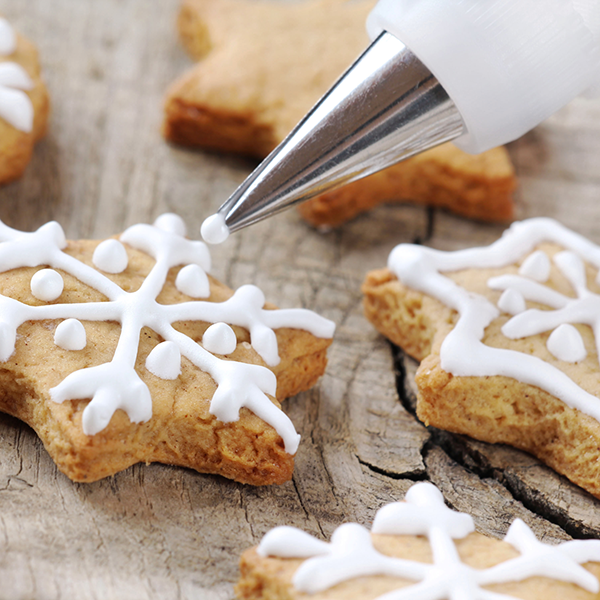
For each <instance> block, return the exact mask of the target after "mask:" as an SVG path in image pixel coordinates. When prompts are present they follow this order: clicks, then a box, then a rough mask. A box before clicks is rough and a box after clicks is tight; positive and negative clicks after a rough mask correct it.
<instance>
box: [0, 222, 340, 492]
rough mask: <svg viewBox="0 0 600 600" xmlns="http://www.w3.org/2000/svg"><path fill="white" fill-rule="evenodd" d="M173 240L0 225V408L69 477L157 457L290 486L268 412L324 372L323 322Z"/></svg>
mask: <svg viewBox="0 0 600 600" xmlns="http://www.w3.org/2000/svg"><path fill="white" fill-rule="evenodd" d="M184 230H185V226H184V225H183V222H182V221H181V220H180V219H179V218H178V217H176V216H175V215H163V216H162V217H160V218H159V219H158V220H157V221H156V222H155V224H154V225H136V226H133V227H130V228H129V229H128V230H127V231H126V232H125V233H124V234H122V235H121V236H120V238H119V239H115V238H113V239H109V240H105V241H103V242H98V241H89V240H84V241H73V242H72V241H69V242H67V241H66V240H65V239H64V234H63V233H62V229H61V228H60V226H59V225H58V224H57V223H48V224H46V225H45V226H44V227H42V228H40V229H39V230H38V231H36V232H34V233H23V232H20V231H16V230H13V229H10V228H9V227H7V226H5V225H4V224H0V314H1V315H2V316H1V317H0V334H1V335H0V361H2V362H0V409H1V410H3V411H4V412H7V413H9V414H11V415H14V416H16V417H18V418H19V419H22V420H23V421H25V422H26V423H28V424H29V425H31V426H32V427H33V429H35V431H36V432H37V433H38V435H39V436H40V438H41V440H42V441H43V443H44V445H45V447H46V449H47V450H48V452H49V453H50V455H51V456H52V458H53V460H54V461H55V462H56V464H57V465H58V467H59V469H60V470H61V471H63V472H64V473H65V474H66V475H67V476H68V477H70V478H71V479H73V480H75V481H95V480H97V479H100V478H102V477H106V476H108V475H112V474H114V473H116V472H118V471H120V470H122V469H125V468H127V467H128V466H130V465H133V464H135V463H137V462H146V463H150V462H155V461H156V462H163V463H167V464H172V465H181V466H186V467H190V468H193V469H196V470H198V471H200V472H204V473H216V474H220V475H223V476H225V477H229V478H231V479H235V480H236V481H240V482H243V483H251V484H254V485H263V484H270V483H282V482H284V481H286V480H288V479H290V478H291V475H292V469H293V456H294V454H295V452H296V448H297V445H298V439H299V436H298V435H297V434H296V432H295V430H294V427H293V425H292V423H291V421H290V420H289V418H288V417H287V416H286V415H285V414H284V413H283V411H281V408H280V401H281V400H283V399H284V398H286V397H288V396H290V395H293V394H296V393H298V392H300V391H302V390H304V389H307V388H308V387H310V386H312V385H313V384H314V383H315V381H316V380H317V379H318V377H319V376H320V375H321V374H322V373H323V370H324V368H325V364H326V349H327V347H328V346H329V344H330V343H331V339H330V338H331V335H332V333H333V324H332V323H331V322H330V321H327V320H326V319H323V318H321V317H319V316H317V315H316V314H314V313H312V312H311V311H307V310H303V309H288V310H278V309H275V307H273V306H272V305H265V300H264V296H263V295H262V292H261V291H260V290H259V289H258V288H256V287H255V286H243V287H241V288H239V289H238V290H236V291H235V293H234V292H233V291H232V290H230V289H229V288H227V287H226V286H224V285H223V284H221V283H219V282H218V281H216V280H215V279H213V278H211V277H210V276H207V274H206V271H207V270H208V269H209V268H210V256H209V254H208V250H207V248H206V246H205V245H204V244H203V243H202V242H193V241H190V240H188V239H187V238H185V237H183V236H184ZM263 307H264V308H263ZM310 332H312V333H310Z"/></svg>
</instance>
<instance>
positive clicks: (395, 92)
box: [202, 32, 464, 243]
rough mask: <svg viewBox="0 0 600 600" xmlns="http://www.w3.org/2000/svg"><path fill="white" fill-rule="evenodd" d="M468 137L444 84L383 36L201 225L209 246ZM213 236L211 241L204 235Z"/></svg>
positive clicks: (399, 44)
mask: <svg viewBox="0 0 600 600" xmlns="http://www.w3.org/2000/svg"><path fill="white" fill-rule="evenodd" d="M462 133H464V123H463V120H462V118H461V116H460V114H459V112H458V110H457V108H456V106H455V105H454V103H453V102H452V100H451V99H450V97H449V96H448V94H447V93H446V92H445V90H444V89H443V88H442V86H441V85H440V83H439V82H438V81H437V79H436V78H435V77H434V76H433V75H432V74H431V72H430V71H429V70H428V69H427V67H425V65H423V63H422V62H421V61H420V60H419V59H418V58H417V57H416V56H415V55H414V54H412V52H411V51H410V50H409V49H408V48H407V47H406V46H405V45H404V44H402V42H400V41H399V40H398V39H397V38H396V37H394V36H393V35H391V34H390V33H387V32H384V33H382V34H381V35H380V36H379V37H378V38H377V39H376V40H375V41H374V42H373V43H372V44H371V45H370V46H369V47H368V48H367V50H366V51H365V52H364V53H363V54H362V56H361V57H360V58H359V59H358V60H357V61H356V62H355V63H354V64H353V65H352V66H351V67H350V69H348V71H346V73H345V74H344V75H343V76H342V77H341V78H340V79H339V81H338V82H337V83H336V84H335V85H334V86H333V87H332V88H331V90H329V92H327V94H325V96H323V98H322V99H321V100H320V101H319V102H318V103H317V104H316V105H315V106H314V108H313V109H312V110H311V111H310V112H309V113H308V114H307V115H306V116H305V117H304V119H303V120H302V121H301V122H300V123H299V124H298V125H297V126H296V128H295V129H294V130H293V131H292V132H291V133H290V134H289V135H288V136H287V138H286V139H285V140H284V141H283V142H281V144H279V146H277V148H275V150H273V152H271V154H270V155H269V156H268V157H267V158H266V159H265V160H264V161H263V162H262V163H261V164H260V165H259V166H258V167H257V168H256V169H255V171H254V172H253V173H252V174H251V175H250V176H249V177H248V178H247V179H246V181H244V183H242V185H240V187H239V188H238V189H237V190H236V191H235V192H234V193H233V194H232V195H231V196H230V198H229V199H228V200H227V201H226V202H224V203H223V205H222V206H221V208H219V210H218V212H217V213H216V214H215V215H212V216H211V217H209V218H208V219H207V220H206V221H205V222H204V223H203V225H202V236H203V237H204V239H205V240H206V241H207V242H209V243H221V242H222V241H225V239H226V238H227V237H228V235H229V233H230V232H233V231H236V230H238V229H241V228H242V227H246V226H248V225H251V224H252V223H256V222H257V221H260V220H262V219H265V218H267V217H269V216H271V215H274V214H276V213H278V212H280V211H282V210H284V209H286V208H288V207H289V206H291V205H293V204H296V203H298V202H303V201H304V200H308V199H309V198H312V197H314V196H317V195H319V194H322V193H324V192H326V191H329V190H332V189H334V188H337V187H340V186H342V185H344V184H347V183H350V182H352V181H355V180H357V179H361V178H362V177H366V176H367V175H371V174H372V173H375V172H377V171H380V170H381V169H384V168H386V167H389V166H390V165H392V164H395V163H397V162H399V161H401V160H403V159H405V158H408V157H410V156H413V155H414V154H418V153H419V152H422V151H423V150H427V149H428V148H432V147H433V146H437V145H438V144H441V143H443V142H447V141H449V140H452V139H454V138H456V137H458V136H460V135H461V134H462ZM205 234H206V235H205Z"/></svg>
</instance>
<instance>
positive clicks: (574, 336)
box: [546, 323, 587, 363]
mask: <svg viewBox="0 0 600 600" xmlns="http://www.w3.org/2000/svg"><path fill="white" fill-rule="evenodd" d="M546 347H547V348H548V351H549V352H550V354H552V356H554V357H556V358H558V360H564V361H565V362H569V363H576V362H580V361H582V360H583V359H584V358H585V357H586V356H587V351H586V349H585V345H584V343H583V339H582V337H581V334H580V333H579V331H577V329H576V328H575V327H573V325H570V324H568V323H563V324H562V325H559V326H558V327H557V328H556V329H555V330H554V331H553V332H552V333H551V334H550V337H549V338H548V341H547V342H546Z"/></svg>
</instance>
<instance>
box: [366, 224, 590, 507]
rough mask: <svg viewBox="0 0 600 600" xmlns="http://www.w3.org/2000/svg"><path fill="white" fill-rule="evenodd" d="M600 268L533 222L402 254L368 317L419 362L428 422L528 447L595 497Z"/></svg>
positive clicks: (566, 233)
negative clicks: (453, 248)
mask: <svg viewBox="0 0 600 600" xmlns="http://www.w3.org/2000/svg"><path fill="white" fill-rule="evenodd" d="M599 269H600V247H598V246H597V245H595V244H593V243H591V242H589V241H588V240H586V239H585V238H583V237H582V236H580V235H578V234H576V233H574V232H572V231H570V230H568V229H566V228H565V227H563V226H562V225H560V224H559V223H557V222H556V221H553V220H551V219H545V218H539V219H530V220H528V221H523V222H521V223H515V224H514V225H512V226H511V227H510V229H508V230H507V231H506V232H505V233H504V235H503V236H502V238H501V239H499V240H498V241H497V242H495V243H494V244H492V245H491V246H488V247H486V248H472V249H467V250H459V251H457V252H441V251H438V250H433V249H431V248H425V247H423V246H415V245H411V244H401V245H400V246H397V247H396V248H395V249H394V250H393V251H392V253H391V255H390V258H389V261H388V268H387V269H382V270H379V271H374V272H371V273H369V274H368V276H367V279H366V281H365V283H364V286H363V291H364V294H365V301H364V306H365V312H366V315H367V317H368V318H369V319H370V320H371V322H372V323H373V324H374V325H375V326H376V327H377V328H378V329H379V330H380V331H381V332H382V333H383V334H384V335H386V336H387V337H389V338H390V339H391V340H392V341H393V342H394V343H396V344H398V345H399V346H401V347H402V348H403V349H404V350H405V351H406V352H407V353H408V354H410V355H411V356H413V357H414V358H416V359H417V360H420V361H422V362H421V365H420V367H419V370H418V372H417V378H416V381H417V387H418V391H419V394H418V406H417V413H418V415H419V417H420V418H421V419H422V420H423V421H424V422H425V423H427V424H431V425H434V426H436V427H440V428H442V429H447V430H450V431H454V432H458V433H464V434H467V435H470V436H472V437H475V438H477V439H480V440H484V441H488V442H504V443H507V444H510V445H513V446H516V447H517V448H521V449H523V450H527V451H529V452H531V453H532V454H535V455H536V456H538V457H539V458H540V459H541V460H543V461H544V462H546V463H547V464H548V465H550V466H551V467H553V468H554V469H555V470H556V471H558V472H560V473H562V474H563V475H566V476H567V477H568V478H569V479H571V481H573V482H574V483H576V484H578V485H580V486H581V487H583V488H585V489H586V490H588V491H589V492H591V493H592V494H594V495H595V496H596V497H599V498H600V365H599V363H598V343H599V342H600V285H599V281H600V277H599Z"/></svg>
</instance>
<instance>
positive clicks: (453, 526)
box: [236, 483, 600, 600]
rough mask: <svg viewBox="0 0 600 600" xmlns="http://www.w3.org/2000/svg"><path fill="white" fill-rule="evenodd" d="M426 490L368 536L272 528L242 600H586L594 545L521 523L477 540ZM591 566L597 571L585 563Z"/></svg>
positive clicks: (246, 557) (390, 511)
mask: <svg viewBox="0 0 600 600" xmlns="http://www.w3.org/2000/svg"><path fill="white" fill-rule="evenodd" d="M474 530H475V526H474V523H473V519H472V518H471V516H470V515H467V514H465V513H458V512H455V511H453V510H451V509H449V508H447V507H446V505H445V504H444V498H443V497H442V494H441V493H440V492H439V491H438V489H437V488H436V487H435V486H434V485H432V484H431V483H417V484H415V485H414V486H413V487H411V488H410V489H409V491H408V492H407V494H406V499H405V502H397V503H393V504H388V505H387V506H384V507H383V508H381V509H380V510H379V511H378V512H377V514H376V516H375V521H374V522H373V527H372V529H371V532H369V531H368V530H367V529H366V528H364V527H362V526H361V525H357V524H355V523H346V524H344V525H342V526H341V527H338V529H336V531H335V532H334V533H333V535H332V537H331V542H329V543H327V542H323V541H321V540H318V539H316V538H314V537H312V536H311V535H309V534H307V533H304V532H303V531H301V530H299V529H296V528H293V527H278V528H276V529H273V530H271V531H270V532H269V533H267V534H266V535H265V537H264V538H263V540H262V541H261V543H260V544H259V546H258V547H257V548H254V549H251V550H248V551H246V552H245V553H244V554H243V555H242V559H241V562H240V569H241V578H240V581H239V583H238V585H237V588H236V592H237V595H238V598H240V599H241V600H299V599H300V598H311V599H313V600H333V599H338V598H339V599H342V598H343V599H344V600H447V599H450V598H461V600H510V599H513V598H521V599H525V600H540V598H543V599H544V600H563V599H565V598H568V599H569V600H585V599H588V600H592V599H593V598H597V597H598V592H599V591H600V584H599V582H598V576H600V541H598V540H586V541H569V542H564V543H562V544H559V545H557V546H551V545H549V544H544V543H542V542H539V541H538V540H537V539H536V537H535V535H534V534H533V532H532V531H531V530H530V529H529V527H528V526H527V525H526V524H525V523H524V522H523V521H521V520H519V519H517V520H515V521H514V522H513V524H512V525H511V527H510V529H509V530H508V533H507V534H506V537H505V538H504V541H498V540H494V539H491V538H488V537H485V536H483V535H481V534H479V533H474ZM591 561H593V562H591Z"/></svg>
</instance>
